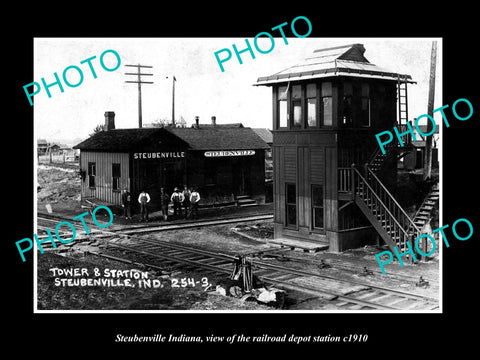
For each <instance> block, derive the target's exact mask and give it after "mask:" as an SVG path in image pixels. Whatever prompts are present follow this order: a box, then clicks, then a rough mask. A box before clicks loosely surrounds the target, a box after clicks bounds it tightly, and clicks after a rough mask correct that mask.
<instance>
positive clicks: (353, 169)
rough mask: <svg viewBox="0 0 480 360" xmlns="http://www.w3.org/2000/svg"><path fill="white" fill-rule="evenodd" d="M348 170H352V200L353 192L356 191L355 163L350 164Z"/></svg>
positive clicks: (353, 197)
mask: <svg viewBox="0 0 480 360" xmlns="http://www.w3.org/2000/svg"><path fill="white" fill-rule="evenodd" d="M350 171H351V172H352V176H351V178H352V200H353V199H355V194H356V193H357V184H356V177H355V164H352V166H351V167H350Z"/></svg>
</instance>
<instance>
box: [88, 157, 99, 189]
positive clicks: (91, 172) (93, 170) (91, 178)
mask: <svg viewBox="0 0 480 360" xmlns="http://www.w3.org/2000/svg"><path fill="white" fill-rule="evenodd" d="M96 175H97V166H96V163H94V162H89V163H88V187H91V188H94V187H95V176H96Z"/></svg>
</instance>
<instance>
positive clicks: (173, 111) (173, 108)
mask: <svg viewBox="0 0 480 360" xmlns="http://www.w3.org/2000/svg"><path fill="white" fill-rule="evenodd" d="M167 79H168V76H167ZM175 81H177V79H175V76H173V81H172V84H173V85H172V126H173V127H175Z"/></svg>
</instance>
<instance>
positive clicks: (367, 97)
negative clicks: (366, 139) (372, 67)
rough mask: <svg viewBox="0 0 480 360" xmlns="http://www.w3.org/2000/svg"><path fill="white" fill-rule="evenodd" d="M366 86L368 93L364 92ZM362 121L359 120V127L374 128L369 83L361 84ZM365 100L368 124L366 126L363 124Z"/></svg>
mask: <svg viewBox="0 0 480 360" xmlns="http://www.w3.org/2000/svg"><path fill="white" fill-rule="evenodd" d="M364 86H366V89H367V91H366V92H364ZM360 87H361V88H360V119H359V125H360V127H371V126H372V116H371V114H372V110H371V105H372V104H371V100H370V84H369V83H368V82H367V83H361V84H360ZM364 100H367V114H366V116H367V120H368V121H367V124H366V125H365V124H364V123H363V120H364V119H363V116H364V114H363V112H364V111H365V110H363V101H364Z"/></svg>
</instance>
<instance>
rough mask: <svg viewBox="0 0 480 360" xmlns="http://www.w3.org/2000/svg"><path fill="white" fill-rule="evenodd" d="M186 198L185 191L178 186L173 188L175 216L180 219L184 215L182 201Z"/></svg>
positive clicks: (172, 200)
mask: <svg viewBox="0 0 480 360" xmlns="http://www.w3.org/2000/svg"><path fill="white" fill-rule="evenodd" d="M183 200H184V197H183V193H182V192H180V191H179V190H178V188H177V187H176V188H175V189H174V190H173V194H172V196H171V198H170V201H171V202H172V203H173V218H174V219H175V220H176V219H180V218H181V217H182V202H183Z"/></svg>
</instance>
